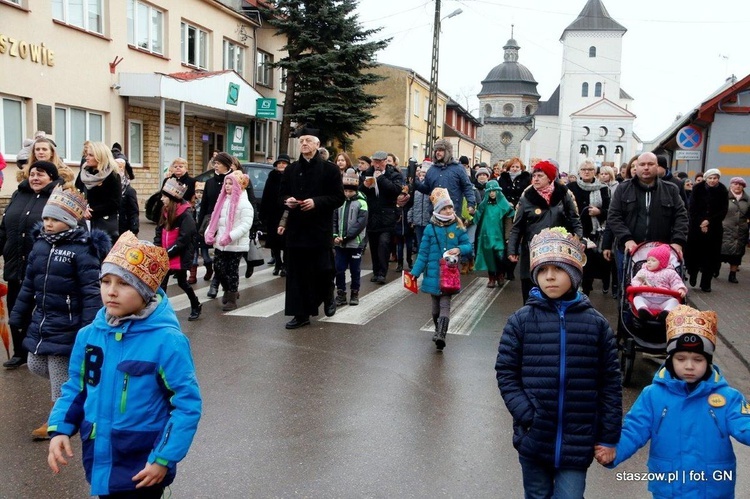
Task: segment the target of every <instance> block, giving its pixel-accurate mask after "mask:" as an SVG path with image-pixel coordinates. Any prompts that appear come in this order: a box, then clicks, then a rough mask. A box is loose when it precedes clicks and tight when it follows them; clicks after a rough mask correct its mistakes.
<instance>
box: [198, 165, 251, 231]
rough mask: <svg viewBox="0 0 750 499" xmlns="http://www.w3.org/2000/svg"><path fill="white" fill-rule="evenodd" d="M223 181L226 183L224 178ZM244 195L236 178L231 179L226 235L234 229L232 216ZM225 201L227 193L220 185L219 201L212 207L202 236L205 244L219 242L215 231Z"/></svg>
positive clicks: (243, 190)
mask: <svg viewBox="0 0 750 499" xmlns="http://www.w3.org/2000/svg"><path fill="white" fill-rule="evenodd" d="M224 181H225V182H226V177H225V178H224ZM244 194H245V189H243V188H242V187H240V184H239V182H238V181H237V179H236V178H233V179H232V194H231V197H230V198H229V210H228V212H227V225H226V233H227V234H229V233H230V232H232V228H233V227H234V215H235V212H236V211H237V206H238V205H239V204H240V195H244ZM226 200H227V191H226V189H225V188H224V184H222V186H221V192H220V193H219V199H218V200H217V201H216V206H214V211H213V213H212V214H211V221H210V222H209V223H208V229H206V234H205V236H204V238H205V239H206V243H208V244H213V243H214V242H216V241H218V240H219V239H218V236H219V234H217V233H216V230H217V229H218V227H219V218H221V210H222V208H224V202H225V201H226ZM214 215H215V216H214ZM222 236H223V234H222ZM209 239H210V241H209Z"/></svg>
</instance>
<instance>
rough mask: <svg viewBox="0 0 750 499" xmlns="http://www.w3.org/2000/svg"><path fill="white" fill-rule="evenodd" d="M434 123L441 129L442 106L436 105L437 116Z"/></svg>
mask: <svg viewBox="0 0 750 499" xmlns="http://www.w3.org/2000/svg"><path fill="white" fill-rule="evenodd" d="M435 123H437V127H438V128H442V127H443V105H442V104H438V106H437V116H435Z"/></svg>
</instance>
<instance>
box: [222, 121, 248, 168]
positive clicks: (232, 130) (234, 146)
mask: <svg viewBox="0 0 750 499" xmlns="http://www.w3.org/2000/svg"><path fill="white" fill-rule="evenodd" d="M227 137H229V154H231V155H232V156H234V157H236V158H237V159H239V160H240V161H249V159H250V158H249V156H248V152H249V150H248V146H247V139H248V126H247V125H239V124H236V123H229V124H227Z"/></svg>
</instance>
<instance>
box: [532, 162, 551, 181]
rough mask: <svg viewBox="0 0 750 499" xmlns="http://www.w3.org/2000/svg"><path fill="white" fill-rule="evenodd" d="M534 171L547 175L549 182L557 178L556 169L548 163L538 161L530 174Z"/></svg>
mask: <svg viewBox="0 0 750 499" xmlns="http://www.w3.org/2000/svg"><path fill="white" fill-rule="evenodd" d="M535 171H540V172H542V173H544V174H545V175H547V178H548V179H549V181H550V182H554V181H555V179H556V178H557V167H556V166H555V165H553V164H552V163H550V162H549V161H540V162H539V163H537V164H535V165H534V169H533V170H532V172H535Z"/></svg>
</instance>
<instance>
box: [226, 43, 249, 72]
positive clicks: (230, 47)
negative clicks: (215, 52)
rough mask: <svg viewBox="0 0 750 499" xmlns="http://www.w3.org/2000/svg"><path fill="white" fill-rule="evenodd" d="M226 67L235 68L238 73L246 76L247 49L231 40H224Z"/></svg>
mask: <svg viewBox="0 0 750 499" xmlns="http://www.w3.org/2000/svg"><path fill="white" fill-rule="evenodd" d="M224 69H234V70H235V71H237V74H239V75H240V76H244V74H243V71H244V69H245V49H244V48H243V47H242V46H240V45H237V44H236V43H232V42H230V41H229V40H224Z"/></svg>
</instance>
